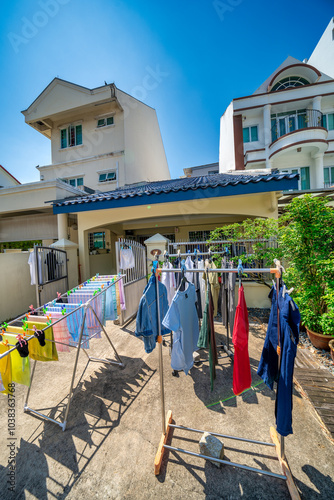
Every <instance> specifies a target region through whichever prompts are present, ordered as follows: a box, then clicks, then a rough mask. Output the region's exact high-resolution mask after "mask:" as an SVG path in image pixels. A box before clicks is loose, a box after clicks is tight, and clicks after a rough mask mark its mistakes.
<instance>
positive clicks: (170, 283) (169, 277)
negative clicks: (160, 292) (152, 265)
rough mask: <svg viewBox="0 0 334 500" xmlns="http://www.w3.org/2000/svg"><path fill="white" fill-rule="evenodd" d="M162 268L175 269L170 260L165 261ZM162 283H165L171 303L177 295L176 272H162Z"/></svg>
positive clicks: (169, 302)
mask: <svg viewBox="0 0 334 500" xmlns="http://www.w3.org/2000/svg"><path fill="white" fill-rule="evenodd" d="M162 269H173V266H172V264H171V263H170V262H164V263H163V264H162ZM161 283H162V284H163V285H165V287H166V290H167V300H168V305H171V303H172V300H173V298H174V295H175V289H176V283H175V273H171V272H168V273H164V272H162V273H161Z"/></svg>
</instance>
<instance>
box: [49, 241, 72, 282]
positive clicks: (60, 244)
mask: <svg viewBox="0 0 334 500" xmlns="http://www.w3.org/2000/svg"><path fill="white" fill-rule="evenodd" d="M50 246H51V247H53V248H59V250H65V252H66V253H67V271H68V288H69V290H70V289H72V288H74V287H76V286H77V285H78V284H79V277H78V250H77V249H78V245H77V244H76V243H73V242H72V241H70V240H67V239H64V238H63V239H61V240H58V241H55V243H52V245H50Z"/></svg>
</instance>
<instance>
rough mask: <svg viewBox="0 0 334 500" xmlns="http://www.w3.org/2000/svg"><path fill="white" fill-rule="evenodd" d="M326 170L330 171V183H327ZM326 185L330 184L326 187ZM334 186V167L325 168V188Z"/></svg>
mask: <svg viewBox="0 0 334 500" xmlns="http://www.w3.org/2000/svg"><path fill="white" fill-rule="evenodd" d="M325 170H327V171H328V182H325ZM326 184H328V185H327V186H326ZM331 186H334V165H328V167H327V166H326V167H324V188H330V187H331Z"/></svg>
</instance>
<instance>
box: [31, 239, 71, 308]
mask: <svg viewBox="0 0 334 500" xmlns="http://www.w3.org/2000/svg"><path fill="white" fill-rule="evenodd" d="M32 259H34V270H35V286H36V301H37V307H40V306H41V305H43V304H46V303H47V302H49V301H50V300H52V299H54V297H57V292H59V293H61V294H63V293H65V292H66V291H67V290H68V272H67V253H66V252H65V251H64V250H59V249H58V248H53V247H40V246H35V247H34V251H33V254H32Z"/></svg>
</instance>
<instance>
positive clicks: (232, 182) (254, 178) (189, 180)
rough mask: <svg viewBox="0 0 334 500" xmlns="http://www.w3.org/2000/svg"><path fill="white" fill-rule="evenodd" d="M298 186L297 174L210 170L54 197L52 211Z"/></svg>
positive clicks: (215, 195)
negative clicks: (227, 172) (96, 191)
mask: <svg viewBox="0 0 334 500" xmlns="http://www.w3.org/2000/svg"><path fill="white" fill-rule="evenodd" d="M295 189H298V174H287V173H282V174H280V173H270V174H260V175H251V174H247V173H242V174H212V175H208V176H200V177H186V178H181V179H170V180H166V181H157V182H149V183H139V184H133V185H131V186H127V187H122V188H119V189H115V190H113V191H106V192H104V193H101V192H98V193H94V194H90V195H87V194H85V195H83V196H75V197H70V198H65V199H63V200H54V201H53V202H52V204H53V212H54V213H55V214H57V213H68V212H83V211H91V210H104V209H108V208H120V207H129V206H136V205H144V204H146V203H149V204H154V203H169V202H178V201H187V200H193V199H199V198H216V197H220V196H236V195H247V194H256V193H264V192H270V191H288V190H295Z"/></svg>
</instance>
